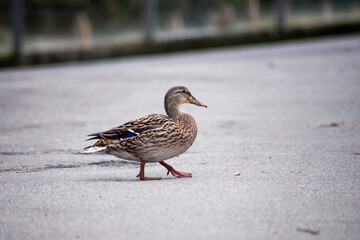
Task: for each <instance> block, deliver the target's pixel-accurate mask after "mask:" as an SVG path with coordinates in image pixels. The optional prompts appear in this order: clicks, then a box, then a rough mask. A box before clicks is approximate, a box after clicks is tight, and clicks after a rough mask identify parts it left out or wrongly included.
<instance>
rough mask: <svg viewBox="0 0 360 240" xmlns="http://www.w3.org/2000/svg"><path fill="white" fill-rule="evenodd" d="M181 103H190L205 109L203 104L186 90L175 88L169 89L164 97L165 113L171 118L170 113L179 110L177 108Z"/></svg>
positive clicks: (179, 87) (181, 87) (180, 87)
mask: <svg viewBox="0 0 360 240" xmlns="http://www.w3.org/2000/svg"><path fill="white" fill-rule="evenodd" d="M183 103H191V104H194V105H196V106H200V107H207V106H206V105H205V104H204V103H202V102H200V101H199V100H197V99H196V98H195V97H194V96H193V95H192V94H191V93H190V91H189V89H187V88H186V87H183V86H176V87H172V88H170V89H169V90H168V91H167V93H166V95H165V110H166V113H167V114H168V115H169V116H171V115H172V114H171V112H172V111H174V110H175V109H176V110H179V107H180V105H181V104H183Z"/></svg>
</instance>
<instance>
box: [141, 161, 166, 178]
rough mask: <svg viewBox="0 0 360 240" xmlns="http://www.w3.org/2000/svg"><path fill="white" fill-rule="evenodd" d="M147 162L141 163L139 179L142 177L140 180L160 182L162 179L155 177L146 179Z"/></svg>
mask: <svg viewBox="0 0 360 240" xmlns="http://www.w3.org/2000/svg"><path fill="white" fill-rule="evenodd" d="M144 175H145V162H144V161H140V172H139V174H138V175H137V177H140V180H159V179H161V178H155V177H145V176H144Z"/></svg>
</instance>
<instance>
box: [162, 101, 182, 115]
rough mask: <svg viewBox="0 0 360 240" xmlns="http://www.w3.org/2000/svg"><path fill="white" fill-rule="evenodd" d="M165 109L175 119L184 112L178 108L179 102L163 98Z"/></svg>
mask: <svg viewBox="0 0 360 240" xmlns="http://www.w3.org/2000/svg"><path fill="white" fill-rule="evenodd" d="M165 111H166V114H167V115H168V116H169V117H171V118H174V119H177V118H179V117H180V116H181V115H183V114H184V111H183V110H182V109H181V108H180V104H179V103H178V102H177V101H166V100H165Z"/></svg>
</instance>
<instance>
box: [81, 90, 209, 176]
mask: <svg viewBox="0 0 360 240" xmlns="http://www.w3.org/2000/svg"><path fill="white" fill-rule="evenodd" d="M183 103H192V104H195V105H197V106H201V107H207V106H206V105H205V104H203V103H201V102H200V101H198V100H196V99H195V98H194V97H193V96H192V95H191V93H190V91H189V90H188V89H187V88H186V87H181V86H178V87H172V88H170V89H169V91H168V92H167V93H166V95H165V111H166V113H167V115H163V114H151V115H148V116H146V117H143V118H139V119H136V120H133V121H130V122H127V123H125V124H123V125H120V126H118V127H116V128H113V129H111V130H108V131H105V132H100V133H94V134H90V135H89V136H92V138H90V139H88V140H92V139H99V140H98V141H97V142H96V143H95V144H94V145H92V146H89V147H86V148H85V149H84V150H83V151H82V152H83V153H92V152H98V151H102V150H104V151H105V152H106V153H108V154H111V155H114V156H116V157H118V158H122V159H126V160H132V161H139V162H140V172H139V175H138V177H140V179H141V180H156V179H160V178H151V177H145V176H144V175H145V173H144V168H145V164H146V163H148V162H159V163H160V164H161V165H163V166H164V167H165V168H166V169H167V170H168V173H167V174H169V172H171V174H172V175H173V176H175V177H191V173H185V172H179V171H176V170H175V169H174V168H173V167H172V166H170V165H168V164H166V163H165V162H164V160H167V159H169V158H173V157H176V156H178V155H180V154H182V153H183V152H185V151H186V150H187V149H188V148H189V147H190V146H191V145H192V144H193V142H194V141H195V138H196V133H197V127H196V122H195V119H194V118H193V117H192V116H191V115H190V114H187V113H185V112H184V111H183V110H182V109H181V108H180V105H181V104H183Z"/></svg>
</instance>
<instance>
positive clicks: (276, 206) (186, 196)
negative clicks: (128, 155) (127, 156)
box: [0, 35, 360, 240]
mask: <svg viewBox="0 0 360 240" xmlns="http://www.w3.org/2000/svg"><path fill="white" fill-rule="evenodd" d="M174 85H185V86H187V87H188V88H189V89H190V90H191V91H192V93H193V94H194V96H196V97H197V98H198V99H199V100H201V101H203V102H204V103H206V104H208V106H209V107H208V108H207V109H205V108H199V107H196V106H193V105H187V106H184V107H183V109H184V110H185V111H187V112H189V113H191V114H192V115H193V116H194V117H195V119H196V120H197V123H198V129H199V132H198V137H197V139H196V141H195V143H194V145H193V146H192V147H191V148H190V149H189V151H188V152H187V153H185V154H183V155H181V156H180V157H178V158H175V159H172V160H169V161H168V163H170V164H171V165H173V166H174V167H175V168H176V169H178V170H180V171H185V172H186V171H188V172H192V173H193V177H192V178H190V179H177V178H174V177H172V176H167V175H166V169H165V168H163V167H162V166H161V165H160V164H148V165H147V167H146V174H147V176H160V177H162V179H161V180H159V181H139V180H138V178H136V175H137V174H138V171H139V164H138V163H135V162H127V161H122V160H117V159H116V158H115V157H112V156H108V155H101V154H94V155H84V154H80V153H79V150H80V149H82V148H83V147H85V146H87V145H89V142H85V141H84V140H85V138H86V135H87V134H89V133H93V132H97V131H101V130H107V129H109V128H111V127H114V126H117V125H119V124H121V123H123V122H125V121H128V120H131V119H135V118H137V117H141V116H144V115H147V114H150V113H164V110H163V97H164V94H165V92H166V91H167V90H168V89H169V88H170V87H172V86H174ZM0 131H1V135H0V159H1V160H0V239H160V240H162V239H175V240H176V239H359V236H360V35H350V36H344V37H333V38H322V39H314V40H304V41H294V42H286V43H276V44H271V45H254V46H244V47H238V48H223V49H216V50H207V51H198V52H189V53H181V54H169V55H159V56H147V57H133V58H127V59H120V60H111V61H99V62H89V63H80V64H77V63H72V64H63V65H55V66H42V67H34V68H23V69H3V70H1V71H0ZM238 172H240V173H241V174H240V175H239V176H235V175H234V173H238Z"/></svg>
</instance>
